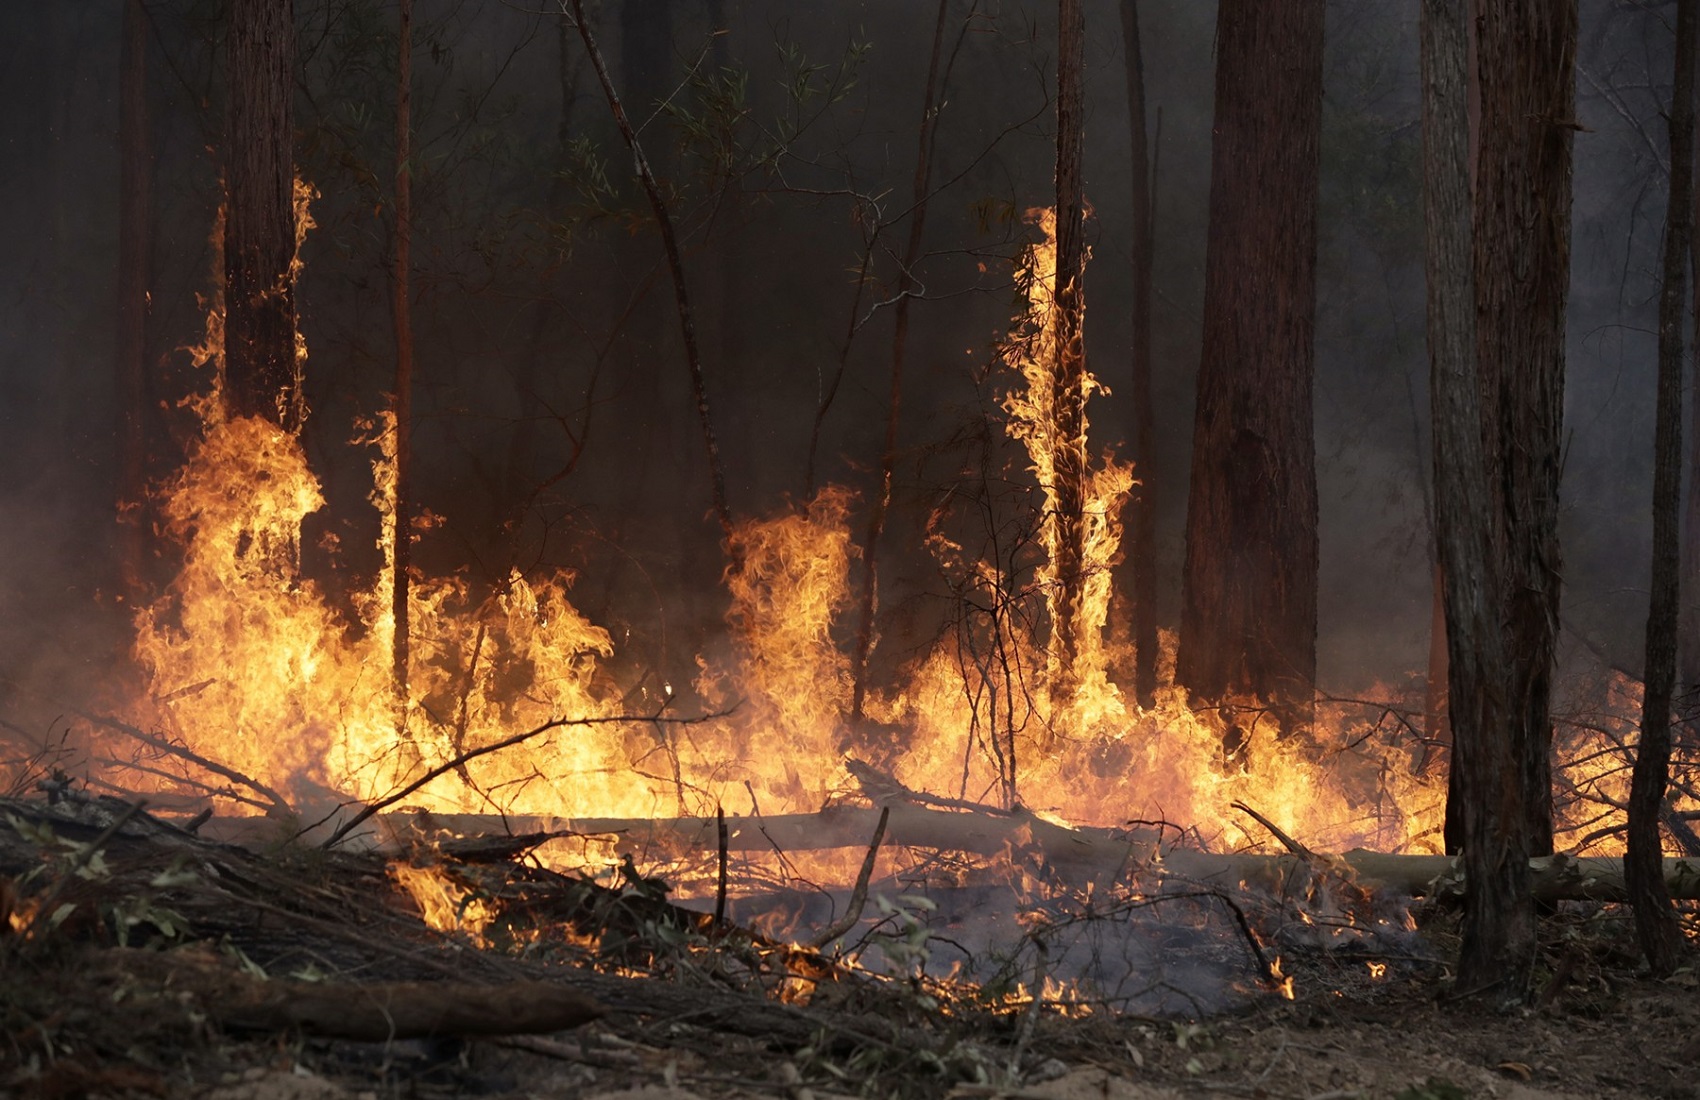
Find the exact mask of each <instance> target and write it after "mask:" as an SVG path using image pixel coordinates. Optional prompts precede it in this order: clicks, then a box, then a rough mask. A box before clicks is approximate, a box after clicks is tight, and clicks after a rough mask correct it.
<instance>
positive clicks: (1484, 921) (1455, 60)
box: [1422, 0, 1535, 1000]
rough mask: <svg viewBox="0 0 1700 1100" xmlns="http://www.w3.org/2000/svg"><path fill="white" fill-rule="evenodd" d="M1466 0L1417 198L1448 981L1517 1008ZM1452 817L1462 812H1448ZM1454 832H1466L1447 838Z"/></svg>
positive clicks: (1531, 923)
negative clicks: (1458, 859)
mask: <svg viewBox="0 0 1700 1100" xmlns="http://www.w3.org/2000/svg"><path fill="white" fill-rule="evenodd" d="M1468 5H1469V0H1424V3H1423V10H1422V70H1423V203H1424V222H1425V224H1426V226H1427V234H1428V239H1427V274H1428V342H1429V366H1430V372H1429V380H1430V381H1429V387H1430V389H1429V393H1430V403H1431V405H1432V415H1433V417H1434V489H1435V492H1434V502H1435V535H1436V538H1435V542H1436V548H1437V551H1438V554H1439V558H1440V566H1441V572H1442V573H1443V574H1444V575H1445V578H1446V580H1445V584H1444V586H1443V596H1444V599H1445V601H1446V609H1445V610H1446V638H1447V651H1448V654H1447V655H1448V663H1449V678H1448V683H1449V688H1450V704H1451V705H1450V712H1451V723H1452V739H1453V753H1452V769H1451V773H1450V776H1451V783H1452V786H1451V787H1450V788H1449V791H1448V811H1449V813H1448V846H1449V847H1450V846H1452V844H1453V842H1454V840H1456V839H1461V843H1462V847H1463V852H1464V861H1465V876H1466V878H1467V880H1468V881H1469V883H1470V891H1469V894H1468V898H1467V900H1466V902H1465V918H1464V943H1463V947H1462V949H1461V956H1460V965H1459V976H1458V982H1459V986H1460V988H1464V989H1469V990H1478V989H1486V988H1497V987H1504V988H1505V989H1506V990H1508V992H1509V994H1510V996H1509V998H1508V999H1513V1000H1515V999H1520V998H1521V997H1522V994H1523V991H1524V990H1525V989H1526V988H1527V986H1528V982H1529V973H1530V968H1531V966H1532V964H1533V962H1534V947H1535V914H1534V905H1533V902H1532V901H1531V900H1530V894H1529V884H1528V878H1529V855H1530V852H1529V849H1528V843H1527V839H1526V837H1525V836H1524V820H1525V819H1524V816H1523V814H1522V813H1521V810H1520V808H1519V807H1520V802H1521V786H1520V784H1519V781H1518V772H1517V768H1516V759H1515V756H1514V751H1513V746H1512V743H1511V739H1510V731H1509V728H1508V726H1507V724H1506V723H1507V714H1506V701H1505V698H1504V690H1505V683H1506V678H1507V668H1506V653H1505V639H1504V636H1503V634H1502V633H1501V630H1500V622H1499V609H1500V607H1501V605H1502V603H1503V599H1502V595H1501V591H1502V583H1501V579H1500V565H1499V553H1498V546H1497V545H1496V541H1495V533H1496V531H1497V530H1498V523H1497V516H1496V515H1495V514H1494V512H1493V500H1492V496H1491V492H1490V484H1491V481H1492V477H1493V473H1492V471H1493V469H1494V467H1495V465H1496V459H1497V453H1496V452H1489V451H1488V450H1487V449H1486V447H1485V446H1484V440H1483V436H1482V423H1483V421H1482V407H1481V388H1480V381H1479V378H1480V371H1479V368H1478V350H1477V339H1476V289H1475V282H1476V278H1475V262H1474V258H1473V257H1474V249H1473V245H1472V236H1473V233H1472V222H1471V208H1472V203H1471V196H1470V174H1469V132H1470V127H1469V119H1468V105H1467V104H1468V83H1467V79H1466V76H1465V73H1466V70H1467V65H1468V56H1469V46H1468V36H1469V30H1468ZM1453 811H1458V812H1457V813H1454V812H1453ZM1454 829H1457V830H1460V831H1461V832H1462V837H1461V838H1457V837H1454V836H1453V835H1452V832H1453V830H1454Z"/></svg>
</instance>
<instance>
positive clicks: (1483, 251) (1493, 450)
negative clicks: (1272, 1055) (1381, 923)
mask: <svg viewBox="0 0 1700 1100" xmlns="http://www.w3.org/2000/svg"><path fill="white" fill-rule="evenodd" d="M1476 29H1477V39H1476V42H1475V57H1476V67H1475V71H1476V74H1477V77H1478V81H1479V89H1480V91H1479V102H1480V115H1479V118H1480V127H1479V131H1478V133H1479V139H1478V141H1477V142H1476V143H1475V153H1476V166H1477V167H1476V176H1475V188H1474V197H1473V202H1472V201H1470V200H1469V198H1468V197H1469V196H1470V193H1471V187H1470V175H1469V164H1470V159H1469V148H1468V143H1467V142H1466V140H1465V135H1467V134H1468V133H1469V120H1468V110H1469V85H1468V83H1467V79H1466V75H1465V74H1466V70H1467V62H1466V60H1465V59H1466V58H1467V57H1468V56H1469V48H1470V39H1469V37H1468V31H1467V23H1466V13H1465V8H1464V4H1463V2H1462V0H1426V2H1425V6H1424V40H1423V54H1424V70H1425V95H1424V133H1425V141H1426V143H1427V149H1426V153H1425V182H1426V188H1425V191H1426V202H1427V220H1428V228H1429V271H1430V277H1431V280H1432V281H1431V286H1430V311H1431V313H1430V327H1429V332H1430V338H1431V347H1430V354H1431V357H1432V363H1433V372H1432V377H1433V382H1432V386H1433V394H1434V417H1435V483H1436V484H1435V501H1436V510H1437V512H1438V515H1439V524H1438V529H1439V536H1440V538H1439V542H1440V547H1441V567H1442V570H1443V572H1444V573H1445V578H1446V600H1447V609H1446V610H1447V633H1448V655H1449V657H1450V665H1451V669H1450V671H1451V678H1452V685H1451V702H1452V707H1451V711H1452V713H1451V718H1452V728H1453V746H1454V757H1453V771H1452V775H1451V780H1450V786H1449V788H1448V803H1449V804H1448V815H1449V818H1451V819H1452V821H1453V823H1454V824H1455V825H1456V826H1457V831H1458V832H1459V833H1461V835H1462V840H1463V853H1464V863H1465V868H1466V875H1467V876H1468V878H1469V881H1470V901H1469V904H1468V905H1467V906H1466V908H1465V918H1464V927H1463V942H1462V944H1461V947H1460V951H1459V964H1458V986H1459V989H1460V990H1461V991H1462V992H1464V993H1465V994H1468V995H1487V996H1491V997H1492V998H1493V999H1494V1000H1495V1001H1496V1002H1498V1003H1499V1004H1501V1005H1514V1004H1518V1003H1521V1002H1523V1001H1524V1000H1526V999H1527V997H1528V993H1529V985H1530V979H1531V974H1532V970H1533V964H1534V954H1535V934H1536V928H1535V913H1534V908H1533V905H1532V903H1531V902H1530V900H1529V890H1528V875H1529V859H1530V857H1532V856H1538V855H1543V854H1545V853H1548V852H1551V851H1552V790H1551V762H1550V756H1551V726H1550V719H1549V717H1548V700H1549V695H1550V689H1551V679H1552V662H1553V647H1554V643H1555V639H1556V634H1557V623H1558V568H1559V562H1558V530H1557V519H1558V508H1557V506H1558V468H1559V431H1560V417H1561V412H1562V401H1563V379H1564V319H1565V298H1566V291H1567V289H1568V283H1569V228H1570V146H1571V135H1572V133H1573V130H1574V127H1575V121H1574V98H1575V97H1574V89H1573V79H1574V77H1573V72H1574V62H1575V41H1576V12H1575V7H1574V4H1573V3H1558V4H1547V3H1533V2H1528V3H1511V4H1506V3H1499V2H1488V0H1479V2H1478V5H1477V8H1476ZM1467 208H1468V209H1473V223H1472V224H1471V225H1470V226H1468V227H1466V225H1465V224H1464V221H1463V213H1462V211H1463V210H1465V209H1467ZM1471 233H1473V240H1472V239H1470V236H1469V234H1471ZM1466 249H1468V252H1466V251H1465V250H1466ZM1466 255H1468V256H1469V257H1470V259H1469V261H1468V263H1469V268H1470V271H1471V274H1472V276H1473V278H1474V283H1475V285H1474V290H1473V293H1469V294H1468V297H1466V296H1465V295H1466V291H1465V289H1464V288H1465V287H1466V286H1467V284H1466V282H1465V279H1466V276H1465V274H1464V272H1463V270H1462V268H1463V265H1464V264H1465V262H1466V261H1465V259H1464V257H1465V256H1466ZM1471 299H1473V313H1474V322H1475V333H1474V347H1473V348H1471V347H1469V346H1468V345H1467V344H1465V343H1464V339H1465V338H1466V337H1467V335H1468V328H1467V327H1466V326H1467V325H1468V320H1467V316H1468V314H1469V313H1470V312H1471V309H1472V307H1471V305H1470V302H1471ZM1472 357H1473V358H1472ZM1472 366H1473V369H1472ZM1478 402H1479V407H1477V406H1478Z"/></svg>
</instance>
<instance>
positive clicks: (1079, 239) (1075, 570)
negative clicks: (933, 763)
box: [1046, 0, 1092, 710]
mask: <svg viewBox="0 0 1700 1100" xmlns="http://www.w3.org/2000/svg"><path fill="white" fill-rule="evenodd" d="M1085 49H1086V17H1085V13H1084V11H1083V10H1082V3H1081V0H1059V3H1058V5H1057V168H1056V209H1057V274H1056V289H1055V295H1056V317H1055V324H1056V339H1055V341H1054V343H1053V344H1052V347H1053V350H1054V353H1055V356H1056V359H1055V362H1054V363H1052V364H1050V365H1049V366H1050V379H1051V414H1052V417H1053V420H1052V424H1051V425H1050V428H1051V440H1052V445H1053V448H1054V450H1053V452H1052V462H1053V472H1052V481H1053V485H1052V489H1053V504H1052V507H1053V512H1052V516H1051V521H1050V523H1048V524H1047V525H1046V530H1047V531H1048V532H1049V534H1050V536H1051V537H1050V543H1051V545H1050V546H1049V547H1047V549H1048V550H1049V551H1050V559H1051V569H1052V571H1053V576H1052V584H1053V588H1052V592H1051V599H1050V610H1051V637H1050V654H1049V661H1048V662H1047V663H1048V665H1049V667H1050V680H1051V684H1050V691H1051V700H1052V708H1053V710H1060V709H1061V708H1062V707H1064V706H1067V705H1068V704H1069V703H1070V702H1072V700H1073V699H1074V695H1075V689H1076V687H1078V685H1079V677H1080V673H1081V669H1080V668H1079V664H1080V655H1081V653H1082V651H1083V649H1084V640H1083V639H1082V638H1081V632H1082V631H1083V630H1089V629H1092V625H1091V623H1090V622H1088V621H1086V620H1087V617H1086V616H1085V614H1084V609H1083V607H1082V605H1083V603H1084V598H1085V587H1086V569H1087V562H1086V479H1087V463H1088V460H1089V456H1088V454H1087V451H1086V398H1087V391H1086V377H1087V376H1086V345H1085V333H1084V326H1085V319H1086V286H1085V274H1086V239H1085V238H1086V209H1085V208H1086V184H1085V180H1084V178H1083V176H1082V161H1083V159H1084V154H1085V141H1084V132H1085V118H1084V115H1085V109H1086V108H1085V93H1084V90H1083V87H1082V68H1083V67H1084V65H1085Z"/></svg>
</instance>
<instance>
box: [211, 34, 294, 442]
mask: <svg viewBox="0 0 1700 1100" xmlns="http://www.w3.org/2000/svg"><path fill="white" fill-rule="evenodd" d="M227 45H228V55H227V63H226V72H227V79H228V81H229V98H230V103H229V115H228V128H227V135H226V148H225V167H224V183H225V188H226V194H227V196H228V203H227V215H226V221H225V230H224V273H225V298H224V300H225V322H224V350H225V379H224V395H225V403H226V407H227V409H228V410H229V412H230V414H231V415H233V416H258V417H264V418H266V419H267V420H270V421H272V422H273V423H275V424H277V425H278V426H279V427H281V428H283V429H284V430H285V431H288V432H294V431H297V430H298V429H299V428H300V426H301V420H302V416H303V415H304V412H305V410H304V408H303V405H302V401H301V375H300V368H299V366H298V364H297V363H296V357H295V280H294V275H293V273H292V272H291V265H292V264H293V261H294V259H295V205H294V184H295V177H294V162H293V157H292V153H291V150H292V147H293V144H294V123H293V121H292V117H293V116H292V111H291V103H290V101H291V97H292V96H293V94H294V88H295V84H294V75H295V16H294V3H293V0H231V4H230V31H229V41H228V43H227Z"/></svg>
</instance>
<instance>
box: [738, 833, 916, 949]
mask: <svg viewBox="0 0 1700 1100" xmlns="http://www.w3.org/2000/svg"><path fill="white" fill-rule="evenodd" d="M890 818H891V807H890V806H887V807H885V808H884V809H882V810H880V823H879V824H878V825H876V826H874V839H872V840H870V841H869V842H868V854H867V856H866V857H865V858H864V859H863V860H862V869H861V870H860V871H858V872H857V874H856V888H855V889H854V890H852V891H851V892H850V904H849V905H847V906H845V907H844V913H843V915H842V916H840V917H839V918H838V919H837V920H835V921H833V922H832V923H831V924H829V925H827V926H826V928H825V929H823V930H822V931H821V934H820V935H818V936H816V937H815V943H814V945H815V947H816V948H817V949H818V948H823V947H825V946H826V945H827V944H829V943H831V942H832V941H833V940H835V939H837V938H838V937H840V936H842V935H844V933H846V932H848V931H850V929H852V928H854V927H856V922H857V921H859V920H861V919H862V909H863V908H864V907H865V906H866V905H867V904H868V880H869V879H870V878H872V877H873V874H874V861H875V859H876V858H878V856H879V854H880V841H882V840H884V839H885V826H886V822H887V821H889V820H890ZM721 828H722V829H723V830H724V828H725V822H724V820H722V822H721ZM725 850H726V845H725V842H724V840H723V841H722V842H721V851H722V852H723V853H724V852H725ZM720 866H721V867H722V869H724V868H725V866H726V863H725V860H724V859H722V860H721V864H720ZM725 899H726V891H725V882H724V880H722V882H721V891H720V903H721V908H722V909H723V908H724V907H725Z"/></svg>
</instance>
